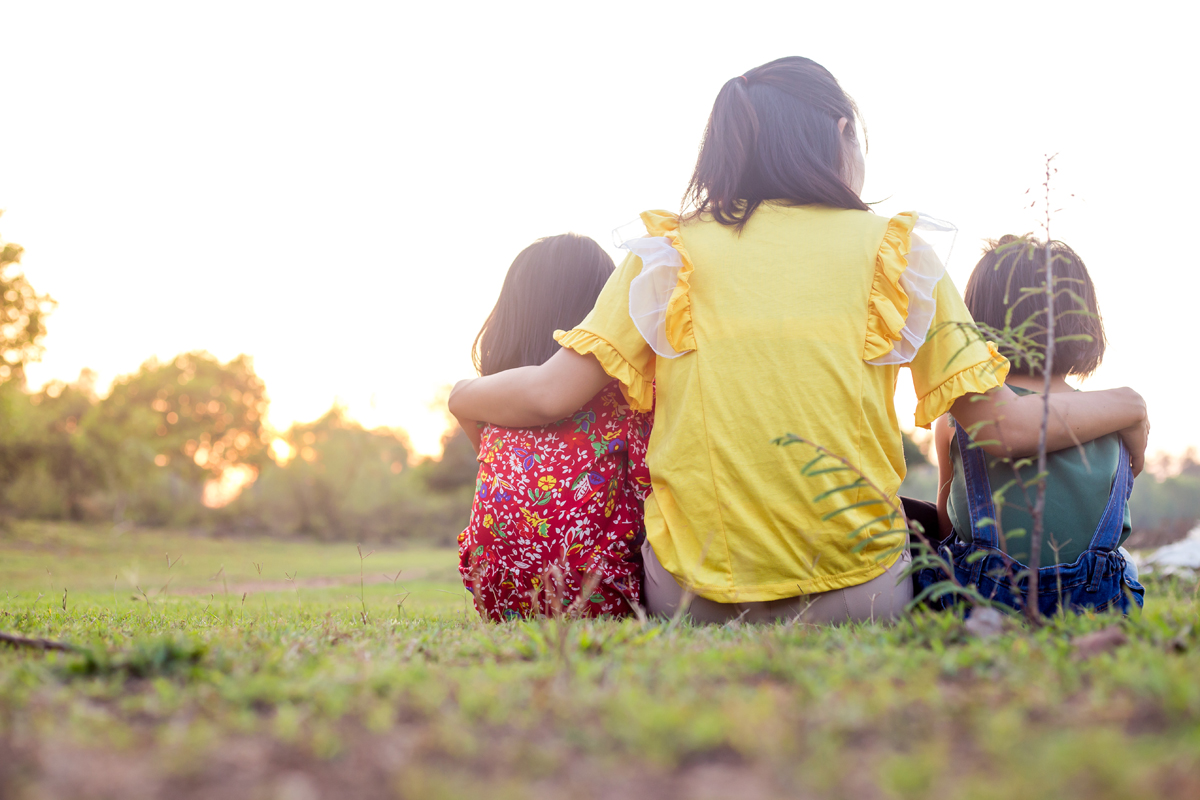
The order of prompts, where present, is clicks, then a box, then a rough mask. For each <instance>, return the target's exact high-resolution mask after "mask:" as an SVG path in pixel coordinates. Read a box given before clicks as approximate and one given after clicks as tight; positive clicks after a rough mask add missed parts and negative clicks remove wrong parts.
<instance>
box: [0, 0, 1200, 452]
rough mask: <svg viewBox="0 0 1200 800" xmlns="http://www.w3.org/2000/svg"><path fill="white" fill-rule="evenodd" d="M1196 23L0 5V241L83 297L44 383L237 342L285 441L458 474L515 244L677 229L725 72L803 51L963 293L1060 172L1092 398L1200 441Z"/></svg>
mask: <svg viewBox="0 0 1200 800" xmlns="http://www.w3.org/2000/svg"><path fill="white" fill-rule="evenodd" d="M1188 8H1193V7H1191V6H1188V5H1185V4H1179V3H1171V4H1166V3H1155V2H1143V3H1138V4H1134V5H1123V6H1120V13H1111V14H1110V13H1101V11H1100V9H1101V7H1100V6H1097V5H1096V4H1094V3H1048V2H1036V3H1020V2H1008V3H1004V4H1001V5H996V4H976V3H962V2H955V3H924V4H911V3H910V4H903V3H895V2H892V3H886V4H882V3H881V4H872V3H853V4H851V3H832V2H827V3H821V4H816V3H810V2H786V3H784V2H781V3H751V2H743V3H737V4H730V3H717V4H712V5H711V6H710V5H706V4H703V3H691V4H681V3H652V2H636V3H616V2H608V3H603V4H575V3H562V2H555V3H545V4H533V3H504V4H501V3H480V4H478V5H476V6H472V5H471V4H463V3H454V4H449V3H423V4H421V5H420V6H419V7H418V6H416V4H411V3H410V4H401V3H365V2H363V3H325V4H315V3H299V2H287V3H266V2H247V1H246V0H240V1H239V2H234V3H223V2H207V3H203V4H182V3H162V2H151V3H122V2H117V1H116V0H109V2H105V3H93V2H79V3H74V4H71V3H51V2H44V1H43V0H28V1H27V2H13V1H12V0H0V29H2V30H3V34H4V35H3V39H4V45H3V49H2V50H0V92H2V93H0V97H2V98H3V107H2V108H3V110H2V111H0V115H2V120H3V124H2V125H0V208H5V209H7V212H6V213H5V215H4V217H3V219H0V235H3V237H4V238H5V239H6V240H9V241H15V242H19V243H20V244H22V245H24V246H25V247H26V258H25V260H24V264H25V268H26V272H27V274H28V275H29V277H30V279H31V280H32V281H33V283H34V285H35V286H36V287H37V288H38V289H40V290H42V291H47V292H49V293H50V294H52V295H53V296H54V297H55V298H56V299H57V300H58V301H59V308H58V310H57V311H56V312H55V314H54V315H53V317H51V318H50V321H49V327H50V334H49V337H48V338H47V341H46V344H47V348H48V349H47V354H46V358H45V360H44V362H43V363H42V364H40V365H37V366H35V367H34V368H32V369H30V371H29V373H30V378H31V380H32V382H34V383H35V384H40V383H41V382H43V381H46V380H49V379H51V378H61V379H66V380H71V379H73V378H74V377H75V376H76V375H78V373H79V370H80V369H81V368H83V367H91V368H93V369H96V370H97V371H98V372H99V373H100V376H101V381H102V382H104V381H109V380H111V379H112V378H113V377H115V376H117V375H119V374H122V373H126V372H130V371H133V370H135V369H136V368H137V367H138V365H139V364H140V363H141V362H142V361H144V360H145V359H146V358H148V357H149V356H151V355H157V356H159V357H162V358H169V357H171V356H173V355H174V354H176V353H178V352H180V351H184V350H191V349H197V348H203V349H207V350H209V351H211V352H213V353H214V354H216V355H217V356H219V357H221V358H222V359H227V358H230V357H232V356H234V355H236V354H238V353H241V352H245V353H249V354H251V355H252V356H253V357H254V359H255V365H256V368H257V370H258V372H259V374H260V375H261V376H262V377H263V378H264V380H265V381H266V384H267V388H268V391H269V392H270V396H271V400H272V406H271V412H270V420H271V422H272V423H273V424H274V425H275V426H276V427H279V428H285V427H286V426H287V425H289V424H290V423H291V422H293V421H296V420H309V419H313V418H315V417H317V416H319V415H320V414H321V413H323V412H324V411H325V410H327V409H328V408H329V407H330V405H331V404H332V403H334V402H335V401H339V402H341V403H344V404H345V405H346V406H347V407H348V409H349V412H350V413H351V415H353V416H354V417H356V418H358V419H360V420H362V421H363V422H364V423H366V424H368V425H378V424H387V425H392V426H399V427H403V428H406V429H407V430H408V431H409V432H410V434H411V436H412V439H413V441H414V443H415V445H416V447H417V449H418V450H420V451H422V452H426V453H428V452H435V451H436V450H437V449H438V438H439V435H440V433H441V432H442V430H443V429H444V427H445V418H444V417H443V415H442V412H441V410H439V408H437V407H436V405H435V399H436V398H437V397H438V395H439V392H440V391H443V387H447V386H448V385H450V384H452V383H453V382H454V381H455V380H457V379H459V378H463V377H469V376H470V375H471V374H472V371H471V366H470V357H469V355H470V347H471V342H472V341H473V339H474V336H475V333H476V331H477V330H478V328H479V325H480V324H481V323H482V321H483V319H484V317H485V316H486V315H487V312H488V311H489V309H490V308H491V306H492V304H493V303H494V302H495V298H496V294H497V292H498V291H499V288H500V284H501V281H502V279H503V276H504V273H505V270H506V269H507V267H508V265H509V263H511V261H512V259H513V257H514V256H515V255H516V254H517V252H518V251H520V250H521V248H523V247H524V246H525V245H527V244H529V243H530V242H531V241H533V240H534V239H536V238H537V237H539V236H545V235H550V234H556V233H561V232H563V231H567V230H574V231H577V232H580V233H584V234H587V235H590V236H592V237H594V238H596V239H597V240H598V241H600V242H601V244H604V245H605V246H607V247H610V249H611V233H610V232H611V230H612V229H613V228H614V227H617V226H618V225H623V224H625V223H627V222H629V221H630V220H632V219H633V218H634V217H635V216H636V214H637V213H638V212H639V211H641V210H643V209H647V208H668V209H678V207H679V200H680V196H681V194H682V192H683V188H684V185H685V184H686V182H687V179H688V176H689V174H690V171H691V167H692V164H693V161H694V158H695V153H696V147H697V144H698V142H699V139H700V135H701V133H702V130H703V126H704V121H705V119H706V117H707V115H708V112H709V109H710V108H711V104H712V101H713V98H714V97H715V96H716V92H717V90H718V89H719V88H720V86H721V84H722V83H723V82H724V81H725V80H727V79H728V78H730V77H733V76H736V75H738V74H740V73H742V72H744V71H745V70H747V69H749V68H751V67H753V66H756V65H758V64H760V63H763V62H765V61H768V60H771V59H773V58H776V57H779V56H782V55H806V56H809V57H811V58H814V59H816V60H817V61H819V62H821V63H822V64H824V65H825V66H826V67H828V68H829V69H830V70H831V71H832V72H833V73H834V75H836V76H837V77H838V79H839V80H840V81H841V83H842V85H843V86H844V87H845V88H846V89H847V91H849V92H850V94H851V95H853V96H854V98H855V99H856V100H857V101H858V103H859V105H860V107H861V109H862V111H863V114H864V116H865V118H866V123H867V130H868V134H869V137H870V151H869V153H868V155H867V185H866V190H865V193H864V195H865V197H866V199H867V200H883V201H884V202H883V203H882V204H881V205H880V206H879V208H880V210H881V211H883V212H895V211H899V210H903V209H907V208H915V209H918V210H921V211H925V212H927V213H930V214H933V215H935V216H939V217H942V218H944V219H948V220H951V221H953V222H954V223H956V224H957V225H958V226H959V228H960V230H961V235H960V238H959V243H958V246H957V247H956V256H955V258H954V259H953V260H952V262H951V264H950V272H951V274H952V275H953V276H954V278H955V280H956V282H957V283H958V285H959V287H960V288H961V287H962V286H963V285H964V284H965V281H966V276H967V274H969V272H970V269H971V267H972V266H973V264H974V261H975V258H976V255H977V253H978V249H979V245H980V240H981V239H982V238H984V237H997V236H1000V235H1002V234H1005V233H1010V232H1011V233H1021V232H1025V231H1036V230H1037V229H1038V226H1039V225H1040V218H1039V216H1038V213H1040V211H1039V212H1036V213H1035V211H1033V210H1030V209H1029V208H1027V206H1028V204H1029V201H1030V198H1029V197H1027V196H1026V194H1025V192H1026V190H1027V189H1030V188H1034V189H1035V191H1038V190H1039V189H1038V187H1039V185H1040V184H1041V182H1042V171H1043V168H1044V163H1043V156H1044V154H1046V153H1059V158H1058V161H1057V165H1058V167H1059V173H1058V175H1057V176H1056V177H1055V181H1054V186H1055V190H1056V203H1055V205H1054V207H1055V208H1061V209H1062V210H1061V211H1059V212H1058V213H1057V214H1056V215H1055V218H1054V221H1053V229H1052V233H1053V235H1054V236H1055V237H1056V238H1061V239H1064V240H1065V241H1067V242H1068V243H1069V244H1071V245H1072V246H1073V247H1074V248H1075V249H1076V250H1077V251H1078V252H1079V253H1080V254H1081V255H1082V256H1083V258H1084V259H1085V260H1086V262H1087V264H1088V267H1089V269H1090V270H1091V273H1092V275H1093V277H1094V279H1095V281H1096V284H1097V291H1098V292H1099V296H1100V302H1101V307H1102V310H1103V313H1104V317H1105V321H1106V325H1107V328H1108V333H1109V337H1110V340H1111V345H1110V348H1109V352H1108V358H1107V361H1106V363H1105V365H1104V366H1103V367H1102V369H1101V370H1100V372H1099V373H1098V374H1097V375H1096V377H1095V378H1093V379H1092V380H1091V381H1090V382H1089V383H1088V388H1106V387H1110V386H1119V385H1131V386H1134V387H1135V388H1137V389H1138V390H1139V391H1140V392H1142V393H1143V394H1144V395H1145V396H1146V397H1147V399H1148V401H1149V402H1150V407H1151V414H1152V421H1153V439H1152V442H1151V447H1152V448H1153V449H1163V450H1169V451H1172V452H1178V451H1180V450H1182V449H1183V448H1185V447H1186V446H1188V445H1200V421H1198V419H1197V413H1196V403H1195V400H1194V393H1195V390H1196V389H1197V388H1198V386H1200V381H1197V379H1196V377H1195V375H1194V374H1193V373H1192V372H1191V369H1192V368H1193V367H1192V365H1191V363H1190V362H1191V360H1192V359H1191V356H1190V353H1191V352H1192V351H1193V350H1194V349H1195V345H1194V341H1195V338H1196V335H1197V334H1196V332H1195V327H1196V323H1195V319H1196V318H1197V311H1196V303H1197V302H1198V298H1200V264H1198V263H1197V262H1198V256H1197V253H1198V252H1200V250H1198V248H1197V247H1196V245H1195V243H1194V241H1193V239H1194V237H1195V235H1196V228H1195V223H1194V221H1193V219H1192V214H1193V213H1194V212H1193V211H1192V209H1191V206H1192V205H1193V204H1194V193H1195V191H1196V187H1197V186H1200V174H1198V172H1200V165H1198V158H1197V152H1196V149H1195V148H1194V147H1191V146H1188V145H1187V142H1188V141H1189V140H1190V139H1191V132H1192V130H1193V128H1194V123H1195V121H1196V113H1197V112H1196V111H1195V108H1194V103H1193V102H1192V101H1190V100H1188V98H1194V96H1195V88H1194V87H1195V81H1196V78H1197V77H1198V76H1197V68H1196V66H1195V61H1194V42H1193V41H1192V37H1193V31H1194V30H1195V22H1196V15H1197V12H1196V11H1195V10H1194V8H1193V10H1191V11H1188V10H1186V9H1188ZM1184 14H1186V15H1190V18H1187V19H1185V18H1183V17H1182V16H1181V15H1184ZM614 252H615V251H614ZM898 403H899V404H900V405H901V407H902V408H901V410H902V413H905V412H907V413H910V412H911V407H912V405H913V400H912V399H911V397H910V396H907V394H905V396H902V397H901V398H900V399H899V400H898ZM908 418H909V419H911V416H909V417H908Z"/></svg>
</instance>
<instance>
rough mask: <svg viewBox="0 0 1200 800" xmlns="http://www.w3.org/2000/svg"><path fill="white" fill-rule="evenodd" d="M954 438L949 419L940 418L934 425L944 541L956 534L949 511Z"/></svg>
mask: <svg viewBox="0 0 1200 800" xmlns="http://www.w3.org/2000/svg"><path fill="white" fill-rule="evenodd" d="M953 436H954V431H953V430H952V429H951V427H950V419H949V417H947V416H946V415H944V414H943V415H942V416H940V417H938V418H937V420H935V421H934V423H933V448H934V452H935V453H937V462H938V493H937V509H938V529H939V532H940V534H941V538H942V539H943V540H944V539H946V538H947V537H949V536H950V534H951V533H953V532H954V524H953V523H951V522H950V511H949V505H950V484H951V483H953V481H954V464H952V463H951V462H950V439H951V437H953Z"/></svg>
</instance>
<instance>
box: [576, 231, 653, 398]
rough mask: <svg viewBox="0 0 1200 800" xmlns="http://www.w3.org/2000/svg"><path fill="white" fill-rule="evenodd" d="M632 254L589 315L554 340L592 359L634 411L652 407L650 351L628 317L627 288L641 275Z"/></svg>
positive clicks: (638, 264)
mask: <svg viewBox="0 0 1200 800" xmlns="http://www.w3.org/2000/svg"><path fill="white" fill-rule="evenodd" d="M641 269H642V262H641V259H640V258H638V257H637V256H636V255H634V254H633V253H630V254H629V256H627V257H626V258H625V260H624V261H623V262H621V266H619V267H617V270H616V271H615V272H614V273H613V274H612V277H610V278H609V279H608V282H607V283H606V284H604V288H603V289H602V290H601V291H600V296H599V297H598V298H596V305H595V306H593V307H592V310H591V312H589V313H588V315H587V316H586V317H585V318H584V320H583V322H580V323H579V324H578V325H576V326H575V328H574V329H573V330H570V331H555V333H554V340H555V341H556V342H558V343H559V344H560V345H562V346H563V347H566V348H569V349H571V350H574V351H575V352H576V353H579V354H580V355H593V356H595V357H596V360H598V361H599V362H600V366H602V367H603V368H604V371H605V372H607V373H608V374H609V376H610V377H613V378H616V379H617V380H618V381H620V383H621V391H622V393H623V394H624V395H625V400H626V402H628V403H629V405H630V407H631V408H633V410H635V411H649V410H651V409H652V408H653V407H654V351H653V350H651V349H650V345H649V344H647V342H646V340H645V338H643V337H642V334H641V333H640V332H639V331H638V329H637V327H636V326H635V325H634V324H633V320H632V319H631V318H630V316H629V285H630V284H631V283H632V282H633V280H634V279H635V278H637V276H638V275H639V274H640V273H641Z"/></svg>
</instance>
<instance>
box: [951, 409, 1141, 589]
mask: <svg viewBox="0 0 1200 800" xmlns="http://www.w3.org/2000/svg"><path fill="white" fill-rule="evenodd" d="M1009 388H1011V389H1012V390H1013V391H1014V392H1016V393H1017V394H1022V395H1024V394H1035V392H1031V391H1029V390H1028V389H1021V388H1018V387H1015V386H1010V387H1009ZM1120 452H1121V448H1120V439H1119V438H1118V437H1117V435H1116V434H1115V433H1114V434H1109V435H1108V436H1104V437H1101V438H1099V439H1093V440H1092V441H1090V442H1087V443H1085V444H1083V445H1082V446H1081V447H1071V448H1068V449H1066V450H1059V451H1057V452H1054V453H1049V454H1047V456H1046V472H1047V475H1046V510H1045V515H1044V517H1043V520H1044V525H1043V533H1042V557H1041V561H1040V566H1043V567H1045V566H1049V565H1051V564H1070V563H1071V562H1073V561H1074V560H1075V559H1077V558H1079V556H1080V554H1081V553H1083V551H1084V550H1087V548H1088V545H1089V544H1091V541H1092V534H1094V533H1095V532H1096V526H1097V525H1099V524H1100V517H1101V516H1103V514H1104V507H1105V506H1106V505H1107V504H1108V495H1109V493H1110V492H1111V491H1112V484H1113V479H1114V478H1115V477H1116V474H1117V463H1118V462H1117V459H1118V458H1119V457H1120ZM984 458H985V459H986V460H987V463H988V480H989V481H991V484H992V492H993V494H994V493H996V492H998V491H1000V490H1001V489H1002V488H1004V487H1006V486H1007V488H1005V489H1004V497H1003V505H1001V503H1000V499H999V498H997V500H996V512H997V513H998V514H999V516H1000V519H999V523H1000V526H999V532H1000V534H1001V538H1000V544H1001V547H1002V548H1003V550H1004V552H1006V553H1008V555H1010V556H1012V557H1013V558H1014V559H1016V560H1017V561H1020V562H1021V563H1022V564H1027V563H1028V558H1029V537H1030V535H1031V534H1032V532H1033V514H1032V510H1033V504H1034V502H1035V500H1036V499H1037V484H1036V483H1033V484H1031V485H1030V486H1029V488H1028V489H1025V488H1023V487H1022V486H1021V484H1019V483H1016V482H1014V479H1015V478H1016V474H1015V473H1014V471H1013V466H1012V462H1011V461H1009V460H1008V459H1003V458H995V457H992V456H986V455H985V456H984ZM950 459H951V461H952V462H953V463H954V481H953V483H952V484H951V485H950V498H949V500H948V502H947V510H948V511H949V512H950V521H951V522H952V523H954V530H955V532H956V533H957V534H958V538H959V539H961V540H963V541H965V542H969V541H971V540H972V538H973V536H972V535H973V533H974V531H972V530H971V514H970V510H969V508H968V507H967V483H966V478H965V477H964V476H963V466H962V456H961V455H960V453H959V450H958V437H957V436H955V437H954V438H952V439H951V440H950ZM1020 475H1021V477H1020V480H1021V482H1022V483H1027V482H1030V481H1032V480H1033V478H1034V476H1036V475H1037V464H1036V460H1035V463H1033V464H1029V465H1027V466H1024V467H1022V468H1021V470H1020ZM1130 531H1131V524H1130V519H1129V506H1128V505H1126V506H1125V522H1124V526H1123V530H1122V531H1121V541H1122V542H1124V541H1125V540H1126V539H1127V538H1129V533H1130ZM1055 546H1057V547H1058V555H1057V556H1055V553H1054V548H1055Z"/></svg>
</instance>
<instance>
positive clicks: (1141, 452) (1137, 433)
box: [1117, 390, 1150, 478]
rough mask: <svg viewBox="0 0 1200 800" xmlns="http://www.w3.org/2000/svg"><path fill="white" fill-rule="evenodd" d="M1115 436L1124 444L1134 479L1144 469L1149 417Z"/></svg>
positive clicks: (1148, 438) (1148, 437)
mask: <svg viewBox="0 0 1200 800" xmlns="http://www.w3.org/2000/svg"><path fill="white" fill-rule="evenodd" d="M1131 391H1132V390H1131ZM1139 397H1140V395H1139ZM1143 405H1145V401H1143ZM1117 435H1118V436H1120V437H1121V441H1122V442H1124V443H1125V448H1126V449H1127V450H1128V451H1129V457H1130V461H1131V463H1132V466H1133V477H1135V478H1136V477H1137V476H1138V475H1141V474H1142V470H1143V469H1145V468H1146V446H1147V445H1148V444H1149V441H1150V417H1149V416H1148V415H1147V416H1146V417H1144V418H1143V419H1142V420H1141V421H1139V422H1135V423H1134V424H1132V425H1130V426H1129V427H1127V428H1122V429H1121V430H1119V431H1117Z"/></svg>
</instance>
